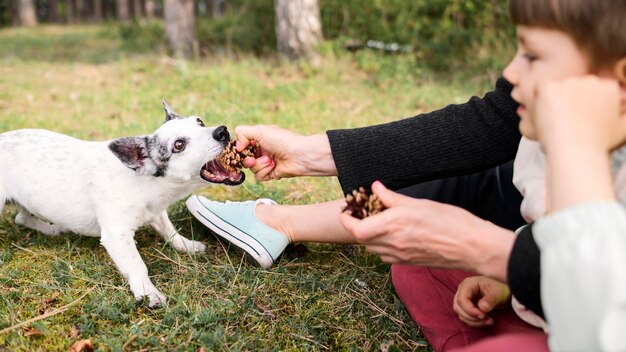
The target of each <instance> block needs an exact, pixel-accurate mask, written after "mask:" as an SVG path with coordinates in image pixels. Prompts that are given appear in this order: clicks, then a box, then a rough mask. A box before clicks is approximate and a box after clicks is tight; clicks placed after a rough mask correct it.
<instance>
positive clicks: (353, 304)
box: [0, 0, 515, 352]
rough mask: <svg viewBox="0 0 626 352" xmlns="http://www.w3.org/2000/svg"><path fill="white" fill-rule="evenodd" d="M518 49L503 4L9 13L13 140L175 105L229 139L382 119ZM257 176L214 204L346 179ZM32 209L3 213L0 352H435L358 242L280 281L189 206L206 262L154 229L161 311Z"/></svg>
mask: <svg viewBox="0 0 626 352" xmlns="http://www.w3.org/2000/svg"><path fill="white" fill-rule="evenodd" d="M513 34H514V32H513V26H512V25H511V24H510V22H509V19H508V1H506V0H195V1H194V0H0V133H3V132H5V131H9V130H14V129H20V128H44V129H50V130H54V131H57V132H61V133H66V134H68V135H71V136H74V137H76V138H81V139H88V140H106V139H112V138H117V137H120V136H136V135H145V134H147V133H151V132H152V131H154V130H155V129H156V128H157V127H158V126H160V125H161V124H162V122H163V118H164V114H163V108H162V106H161V99H167V101H168V102H169V103H170V105H171V106H172V107H173V108H174V109H175V110H176V111H177V112H178V113H180V114H182V115H190V114H194V115H198V116H202V117H203V118H204V122H205V123H206V124H207V125H211V126H215V125H226V126H228V127H229V128H230V129H231V130H232V129H234V127H235V126H238V125H242V124H257V123H262V124H276V125H279V126H282V127H285V128H288V129H290V130H293V131H296V132H299V133H302V134H315V133H321V132H323V131H325V130H328V129H339V128H354V127H359V126H365V125H372V124H376V123H384V122H388V121H391V120H397V119H400V118H403V117H408V116H414V115H416V114H419V113H421V112H425V111H431V110H433V109H437V108H439V107H442V106H444V105H447V104H451V103H463V102H465V101H467V100H468V99H469V97H471V96H472V95H481V94H483V93H484V92H486V91H489V90H491V89H493V83H494V82H495V80H496V79H497V77H498V76H499V75H500V72H501V70H502V69H503V68H504V66H505V64H506V62H507V61H508V60H509V59H510V57H511V56H512V54H513V52H514V45H515V41H514V36H513ZM354 147H355V148H358V145H357V146H354ZM398 149H399V152H401V153H410V152H411V151H407V150H403V149H402V146H399V148H398ZM246 173H247V176H248V177H247V179H246V181H245V182H244V183H243V184H242V185H241V186H239V187H224V186H219V185H212V186H207V188H206V189H204V190H200V191H198V193H199V194H203V195H205V196H207V197H209V198H211V199H214V200H218V201H228V200H229V201H243V200H250V199H257V198H271V199H274V200H276V201H277V202H278V203H281V204H294V205H297V204H311V203H318V202H323V201H328V200H333V199H338V198H341V197H343V194H341V188H340V187H339V182H338V180H337V179H336V178H324V177H317V178H295V179H283V180H279V181H272V182H256V181H255V180H254V177H253V175H251V173H250V172H249V171H246ZM42 177H45V175H42ZM16 213H17V209H16V207H15V206H12V205H8V206H6V207H5V208H4V210H3V212H2V214H0V292H2V293H1V294H0V351H29V352H30V351H68V350H72V351H87V350H88V349H79V348H78V347H76V348H74V347H75V346H76V344H78V343H82V342H85V341H89V344H90V345H89V346H90V347H93V350H97V351H185V352H186V351H197V352H206V351H253V350H264V351H318V350H321V351H326V350H329V351H385V352H387V351H412V350H417V351H430V347H429V345H428V343H427V342H426V341H425V340H424V337H423V335H422V333H421V331H420V329H419V327H417V326H416V325H415V323H414V322H413V321H412V320H411V318H410V317H409V316H408V314H407V312H406V311H405V309H404V307H403V305H402V303H401V302H400V301H399V299H398V298H397V297H396V295H395V293H394V288H393V285H392V283H391V277H390V274H389V265H388V264H386V263H383V262H381V261H380V258H379V257H378V256H375V255H372V254H369V253H367V252H365V251H364V249H363V248H361V247H358V246H355V247H343V246H338V245H334V244H312V243H308V244H306V247H305V248H304V249H302V248H301V247H297V248H296V249H297V250H295V251H292V250H290V251H287V252H286V253H285V255H284V256H282V257H281V259H280V260H278V261H277V263H276V264H275V266H273V267H272V268H270V269H268V270H263V269H261V268H258V267H255V266H253V265H250V264H248V263H247V262H246V261H245V260H243V259H244V257H243V256H242V255H241V253H240V252H237V251H235V250H233V249H232V248H229V246H228V243H225V242H222V241H220V240H219V238H217V237H216V236H215V235H214V234H212V233H211V232H210V231H208V230H206V229H205V228H204V227H202V226H200V225H199V224H198V223H197V222H195V221H194V219H193V217H192V216H191V215H190V214H189V212H188V211H187V209H186V208H185V206H184V204H183V202H182V201H180V202H177V203H175V204H173V205H172V206H171V207H170V209H169V214H170V218H171V219H172V221H173V222H174V225H175V226H176V227H177V228H178V229H180V232H181V233H182V234H184V235H185V236H187V237H189V238H194V239H196V240H200V241H202V242H204V243H206V244H207V247H208V249H207V252H206V253H205V254H202V255H195V256H190V255H186V254H184V253H180V252H177V251H176V250H174V249H173V248H171V247H170V246H169V245H167V244H165V243H163V241H161V240H159V238H158V236H157V235H156V234H155V233H154V232H153V231H152V229H150V228H147V227H146V228H142V229H139V230H138V231H137V233H136V236H135V240H136V242H137V247H138V249H139V251H140V254H141V256H142V258H143V260H144V261H145V263H146V265H147V267H148V269H149V272H150V277H151V279H152V280H153V281H154V283H155V285H156V286H157V287H158V288H159V289H160V290H161V291H162V292H163V293H164V294H165V295H166V296H167V298H168V304H167V305H166V306H164V307H161V308H160V309H148V308H147V307H145V305H143V304H142V302H136V301H135V299H134V297H133V296H132V294H131V293H130V291H129V290H128V285H127V283H126V281H125V280H124V278H123V277H122V276H121V275H120V274H119V272H118V271H117V269H116V268H115V266H114V264H113V263H112V262H111V259H110V258H109V256H108V255H107V253H106V251H105V250H104V248H103V247H102V246H101V245H100V242H99V239H98V238H92V237H85V236H78V235H76V234H64V235H62V236H56V237H50V236H46V235H43V234H41V233H38V232H37V231H33V230H30V229H28V228H26V227H23V226H20V225H18V224H16V223H15V221H14V218H15V215H16ZM73 346H74V347H73ZM83 346H85V345H83Z"/></svg>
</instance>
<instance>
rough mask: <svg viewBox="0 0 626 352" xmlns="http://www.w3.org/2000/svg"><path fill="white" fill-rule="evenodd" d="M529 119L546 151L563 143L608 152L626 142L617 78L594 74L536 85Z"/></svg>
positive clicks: (624, 118) (559, 146) (625, 125)
mask: <svg viewBox="0 0 626 352" xmlns="http://www.w3.org/2000/svg"><path fill="white" fill-rule="evenodd" d="M536 94H537V97H536V102H535V106H534V107H533V109H532V112H531V116H530V118H531V119H533V123H534V125H535V127H536V133H537V136H536V137H537V139H538V140H539V141H540V142H541V144H542V146H543V147H544V148H545V149H546V152H547V153H548V154H550V150H551V149H554V148H562V147H563V146H564V145H567V146H575V147H576V148H585V150H589V149H591V150H599V151H603V152H608V151H610V150H612V149H614V148H616V147H618V146H620V145H621V144H623V143H624V142H625V141H626V113H625V112H624V111H621V110H622V104H623V103H622V92H621V89H620V86H619V84H618V82H617V81H616V80H613V79H604V78H599V77H598V76H594V75H587V76H581V77H572V78H568V79H564V80H560V81H549V82H545V83H544V84H541V85H540V86H539V87H538V88H537V92H536Z"/></svg>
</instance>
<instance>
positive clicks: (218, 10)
mask: <svg viewBox="0 0 626 352" xmlns="http://www.w3.org/2000/svg"><path fill="white" fill-rule="evenodd" d="M223 2H224V0H211V16H213V18H218V17H222V3H223Z"/></svg>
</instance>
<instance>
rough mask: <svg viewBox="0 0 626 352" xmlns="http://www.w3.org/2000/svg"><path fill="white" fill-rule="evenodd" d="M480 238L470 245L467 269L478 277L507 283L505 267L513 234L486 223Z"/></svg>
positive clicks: (513, 238) (511, 245)
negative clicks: (470, 254) (470, 256)
mask: <svg viewBox="0 0 626 352" xmlns="http://www.w3.org/2000/svg"><path fill="white" fill-rule="evenodd" d="M485 223H486V224H487V225H488V226H487V227H486V228H485V230H484V231H483V234H482V236H481V237H480V238H476V239H475V241H473V243H471V248H472V250H471V253H473V255H472V258H471V260H470V263H468V264H469V269H470V270H471V271H475V272H477V273H478V274H480V275H484V276H488V277H491V278H494V279H496V280H499V281H502V282H507V267H508V262H509V257H510V255H511V250H512V249H513V244H514V243H515V234H514V233H513V231H510V230H507V229H505V228H501V227H499V226H496V225H494V224H492V223H490V222H488V221H485Z"/></svg>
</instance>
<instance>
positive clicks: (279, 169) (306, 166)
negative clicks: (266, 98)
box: [235, 125, 337, 181]
mask: <svg viewBox="0 0 626 352" xmlns="http://www.w3.org/2000/svg"><path fill="white" fill-rule="evenodd" d="M235 133H236V134H237V144H236V149H237V151H242V150H244V149H245V148H246V147H247V146H248V145H250V144H258V145H259V146H260V148H261V156H260V157H258V158H256V159H255V158H252V157H248V158H246V159H244V161H243V165H244V167H247V168H250V170H251V171H252V172H253V173H254V176H255V178H256V179H257V180H258V181H269V180H280V179H281V178H286V177H294V176H334V175H336V174H337V170H336V167H335V163H334V160H333V159H332V154H331V152H330V143H329V142H328V138H327V137H326V135H312V136H303V135H300V134H297V133H294V132H291V131H289V130H286V129H283V128H280V127H277V126H269V125H256V126H237V127H236V128H235Z"/></svg>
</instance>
